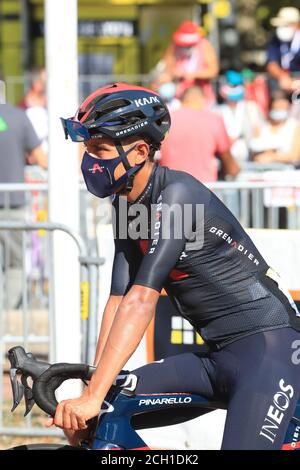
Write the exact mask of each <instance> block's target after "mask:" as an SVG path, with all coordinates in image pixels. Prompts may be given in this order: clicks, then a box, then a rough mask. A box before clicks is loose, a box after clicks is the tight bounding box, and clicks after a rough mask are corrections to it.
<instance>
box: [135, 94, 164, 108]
mask: <svg viewBox="0 0 300 470" xmlns="http://www.w3.org/2000/svg"><path fill="white" fill-rule="evenodd" d="M134 102H135V105H136V107H137V108H139V107H140V106H146V105H147V104H153V103H160V101H159V99H158V97H157V96H150V97H149V98H146V97H144V98H139V99H137V100H134Z"/></svg>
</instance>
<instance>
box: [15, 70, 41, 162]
mask: <svg viewBox="0 0 300 470" xmlns="http://www.w3.org/2000/svg"><path fill="white" fill-rule="evenodd" d="M46 78H47V77H46V71H45V69H44V68H35V69H33V70H32V71H31V80H30V89H29V90H28V92H27V93H26V95H25V96H24V97H23V99H22V101H21V102H20V103H19V107H20V108H22V109H24V110H25V111H26V114H27V116H28V117H29V119H30V121H31V123H32V125H33V127H34V130H35V132H36V133H37V136H38V137H39V139H40V140H41V145H42V148H43V151H44V152H45V153H48V113H47V108H46Z"/></svg>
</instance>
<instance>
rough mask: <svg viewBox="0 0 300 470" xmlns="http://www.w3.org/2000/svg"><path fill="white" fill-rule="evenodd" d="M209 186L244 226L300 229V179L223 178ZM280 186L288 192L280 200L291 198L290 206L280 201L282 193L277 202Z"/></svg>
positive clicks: (289, 200)
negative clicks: (227, 179) (236, 179)
mask: <svg viewBox="0 0 300 470" xmlns="http://www.w3.org/2000/svg"><path fill="white" fill-rule="evenodd" d="M207 186H208V187H209V188H210V189H211V190H212V191H214V193H215V194H216V195H217V196H218V197H219V198H220V199H221V201H222V202H224V204H225V205H226V206H227V207H229V209H230V210H231V211H232V212H233V214H234V215H235V216H236V217H237V219H238V220H239V221H240V223H241V224H242V225H243V227H245V228H271V229H277V228H287V229H299V228H300V178H299V181H295V182H292V181H291V182H284V181H282V182H280V181H272V182H271V181H270V182H267V181H254V182H249V181H230V182H226V181H222V182H214V183H208V184H207ZM279 189H281V190H284V191H285V192H286V191H288V193H287V194H281V199H282V200H283V201H285V200H286V201H288V205H285V203H284V202H283V203H282V205H281V204H280V200H279V199H280V195H279V197H278V198H277V199H278V200H277V201H276V202H275V196H276V190H279ZM272 192H273V194H272ZM273 195H274V197H273Z"/></svg>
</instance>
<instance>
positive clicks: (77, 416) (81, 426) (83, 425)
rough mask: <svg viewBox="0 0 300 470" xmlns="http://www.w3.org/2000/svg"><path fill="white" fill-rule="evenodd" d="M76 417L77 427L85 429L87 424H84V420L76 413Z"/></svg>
mask: <svg viewBox="0 0 300 470" xmlns="http://www.w3.org/2000/svg"><path fill="white" fill-rule="evenodd" d="M76 419H77V426H78V429H86V428H87V425H86V422H85V419H84V418H83V417H82V416H80V415H78V414H77V415H76Z"/></svg>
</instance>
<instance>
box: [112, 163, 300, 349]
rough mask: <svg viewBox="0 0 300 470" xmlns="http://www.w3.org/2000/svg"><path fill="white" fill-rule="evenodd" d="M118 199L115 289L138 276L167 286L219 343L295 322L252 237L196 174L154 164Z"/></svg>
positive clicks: (183, 308)
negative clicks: (132, 195)
mask: <svg viewBox="0 0 300 470" xmlns="http://www.w3.org/2000/svg"><path fill="white" fill-rule="evenodd" d="M113 207H114V208H115V214H116V218H115V223H114V230H115V258H114V265H113V275H112V286H111V295H124V294H126V292H127V291H128V290H129V288H130V287H131V286H132V285H133V284H136V285H142V286H146V287H150V288H152V289H156V290H157V291H159V292H160V291H161V289H162V288H165V290H166V292H167V293H168V295H169V297H170V299H171V301H172V302H173V303H174V304H175V306H176V308H177V309H178V311H179V312H180V314H181V315H182V316H184V317H185V318H186V319H187V320H189V321H190V323H191V324H192V325H193V326H194V328H195V329H196V330H197V331H198V332H199V333H200V334H201V336H202V338H203V339H204V340H205V341H206V342H208V344H211V345H215V346H216V347H221V346H223V345H225V344H227V343H229V342H231V341H234V340H236V339H238V338H241V337H243V336H246V335H249V334H252V333H255V332H258V331H265V330H270V329H274V328H282V327H285V326H287V325H291V324H292V325H293V326H294V327H295V325H297V320H298V319H297V320H296V315H295V311H294V310H293V308H292V307H291V305H290V303H289V301H288V299H287V297H286V296H285V295H284V294H283V293H282V292H281V290H279V288H278V286H277V284H276V282H275V281H273V280H272V279H271V278H269V277H268V276H267V275H266V274H267V271H268V268H269V266H268V265H267V263H266V261H265V260H264V259H263V257H262V256H261V254H260V253H259V251H258V250H257V248H256V247H255V245H254V244H253V242H252V241H251V239H250V237H249V236H248V235H247V234H246V232H245V230H244V229H243V228H242V226H241V225H240V223H239V222H238V221H237V220H236V218H235V217H234V216H233V214H232V213H231V212H230V211H229V209H227V208H226V206H225V205H224V204H223V203H222V202H221V201H220V200H219V199H218V198H217V196H216V195H215V194H214V193H213V192H212V191H210V190H209V189H208V188H206V187H205V186H204V185H203V184H201V183H200V182H199V181H198V180H196V179H195V178H193V177H192V176H191V175H189V174H187V173H184V172H180V171H173V170H170V169H168V168H166V167H162V166H157V165H155V166H154V168H153V171H152V174H151V177H150V179H149V181H148V184H147V186H146V188H145V189H144V191H143V193H142V194H141V195H140V196H139V197H138V199H137V200H136V201H135V202H134V203H128V202H127V201H126V200H125V199H124V198H122V196H116V197H115V199H114V201H113ZM167 207H169V208H170V211H169V212H168V211H167V209H166V208H167ZM124 208H125V211H124V210H121V209H124ZM142 209H143V210H144V211H146V215H147V217H146V218H145V214H142V212H143V211H142ZM165 209H166V212H165ZM136 211H137V212H136ZM141 214H142V215H141ZM166 214H167V215H166ZM126 217H127V221H126ZM151 221H152V224H151ZM124 226H125V227H124ZM137 229H138V230H137ZM136 233H138V236H137V235H136ZM133 238H136V239H133ZM294 322H295V323H294Z"/></svg>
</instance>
